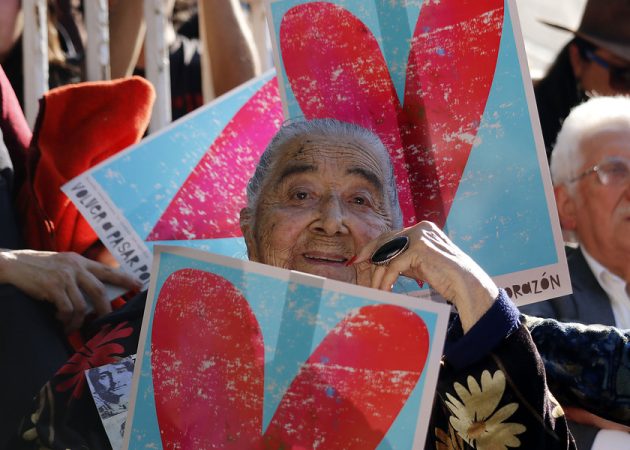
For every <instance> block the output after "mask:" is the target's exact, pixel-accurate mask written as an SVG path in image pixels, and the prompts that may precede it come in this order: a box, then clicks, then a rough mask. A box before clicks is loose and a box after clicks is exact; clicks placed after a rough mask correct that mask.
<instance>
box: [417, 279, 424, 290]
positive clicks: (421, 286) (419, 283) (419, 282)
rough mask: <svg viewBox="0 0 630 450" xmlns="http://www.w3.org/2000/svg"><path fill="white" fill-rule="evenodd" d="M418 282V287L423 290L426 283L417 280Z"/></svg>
mask: <svg viewBox="0 0 630 450" xmlns="http://www.w3.org/2000/svg"><path fill="white" fill-rule="evenodd" d="M416 282H417V283H418V287H419V288H420V289H422V288H423V287H424V281H422V280H416Z"/></svg>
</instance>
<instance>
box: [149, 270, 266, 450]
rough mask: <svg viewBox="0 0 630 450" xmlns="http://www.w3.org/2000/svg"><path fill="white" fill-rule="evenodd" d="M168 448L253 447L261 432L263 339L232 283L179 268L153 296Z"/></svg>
mask: <svg viewBox="0 0 630 450" xmlns="http://www.w3.org/2000/svg"><path fill="white" fill-rule="evenodd" d="M151 342H152V344H151V366H152V373H153V389H154V392H155V409H156V414H157V419H158V423H159V425H160V431H161V435H162V442H163V445H164V448H171V449H195V450H202V449H215V448H233V449H239V450H241V449H244V448H254V446H255V445H256V443H257V442H259V441H260V435H261V433H262V413H261V411H262V405H263V370H264V349H263V339H262V334H261V331H260V328H259V326H258V321H257V320H256V317H255V315H254V313H253V312H252V310H251V308H250V307H249V304H248V303H247V300H246V299H245V298H244V297H243V295H242V294H241V292H240V291H238V290H237V289H236V288H235V287H234V286H233V285H232V283H230V282H229V281H227V280H226V279H225V278H222V277H220V276H218V275H215V274H212V273H208V272H204V271H201V270H195V269H184V270H179V271H177V272H174V273H173V274H171V275H170V276H169V277H168V279H167V280H166V281H165V282H164V285H163V287H162V289H161V291H160V294H159V296H158V298H157V300H156V306H155V313H154V316H153V327H152V336H151Z"/></svg>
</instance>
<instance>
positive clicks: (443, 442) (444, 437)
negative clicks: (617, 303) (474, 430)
mask: <svg viewBox="0 0 630 450" xmlns="http://www.w3.org/2000/svg"><path fill="white" fill-rule="evenodd" d="M435 437H436V438H437V440H436V441H435V448H436V449H437V450H464V442H463V439H462V437H461V436H460V435H459V434H457V433H455V430H454V429H453V427H452V426H451V425H450V424H449V426H448V434H446V432H445V431H444V430H442V429H441V428H438V427H436V428H435Z"/></svg>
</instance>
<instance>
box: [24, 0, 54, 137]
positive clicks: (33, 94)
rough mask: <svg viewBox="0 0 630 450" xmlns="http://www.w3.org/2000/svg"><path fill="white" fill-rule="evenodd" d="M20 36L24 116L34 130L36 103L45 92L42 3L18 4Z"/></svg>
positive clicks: (45, 39)
mask: <svg viewBox="0 0 630 450" xmlns="http://www.w3.org/2000/svg"><path fill="white" fill-rule="evenodd" d="M22 10H23V12H24V32H23V33H22V55H23V72H24V114H25V115H26V120H27V121H28V123H29V125H30V126H31V128H33V127H34V126H35V120H36V119H37V112H38V110H39V99H40V98H41V97H42V96H43V95H44V93H45V92H46V91H48V27H47V22H46V14H47V5H46V0H22Z"/></svg>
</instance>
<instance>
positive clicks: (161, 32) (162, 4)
mask: <svg viewBox="0 0 630 450" xmlns="http://www.w3.org/2000/svg"><path fill="white" fill-rule="evenodd" d="M143 1H144V5H143V7H144V19H145V23H146V37H145V58H146V60H145V73H146V78H147V79H148V80H149V81H150V82H151V83H152V84H153V86H154V88H155V91H156V94H157V95H156V101H155V104H154V106H153V113H152V115H151V123H150V125H149V132H155V131H157V130H159V129H161V128H162V127H164V126H165V125H167V124H169V123H170V122H171V84H170V72H169V67H170V64H169V51H168V45H167V42H166V34H165V30H166V27H167V20H168V18H167V15H166V11H165V8H166V4H167V2H166V1H165V0H143ZM199 1H203V0H199ZM250 5H251V14H250V19H251V20H250V23H251V26H252V34H253V35H254V39H255V42H256V43H257V46H256V47H257V51H258V54H259V57H260V62H261V66H262V67H261V68H262V69H263V70H266V69H267V68H269V66H270V63H269V56H268V49H267V46H266V45H265V42H267V37H266V36H267V29H266V22H265V11H264V7H263V5H262V0H261V1H253V2H250ZM22 9H23V13H24V30H25V32H24V33H23V36H24V38H23V55H24V72H23V73H24V110H25V111H24V112H25V115H26V118H27V120H28V122H29V124H30V125H31V127H33V126H34V124H35V120H36V117H37V112H38V109H39V99H40V98H41V97H42V95H44V93H45V92H46V91H48V89H49V85H48V73H49V72H48V34H47V2H46V0H22ZM84 20H85V26H86V29H87V46H86V52H85V53H86V55H85V56H86V77H87V80H89V81H97V80H108V79H110V77H111V72H110V54H109V10H108V0H86V1H85V2H84Z"/></svg>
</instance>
